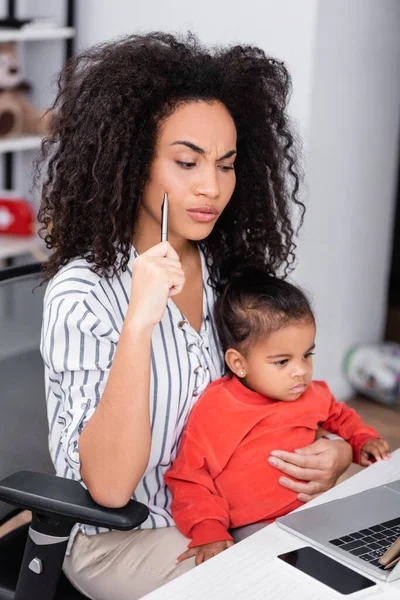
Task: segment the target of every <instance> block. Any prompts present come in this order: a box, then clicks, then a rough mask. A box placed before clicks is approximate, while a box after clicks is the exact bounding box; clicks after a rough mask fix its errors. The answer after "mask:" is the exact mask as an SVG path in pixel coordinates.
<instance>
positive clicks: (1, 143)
mask: <svg viewBox="0 0 400 600" xmlns="http://www.w3.org/2000/svg"><path fill="white" fill-rule="evenodd" d="M41 142H42V138H41V137H40V135H21V136H19V137H14V138H9V139H7V140H0V154H4V153H5V152H23V151H24V150H37V149H38V148H40V144H41Z"/></svg>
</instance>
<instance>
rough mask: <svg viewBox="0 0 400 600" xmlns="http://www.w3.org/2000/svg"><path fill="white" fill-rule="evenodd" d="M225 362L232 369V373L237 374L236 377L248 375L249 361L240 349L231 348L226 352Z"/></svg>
mask: <svg viewBox="0 0 400 600" xmlns="http://www.w3.org/2000/svg"><path fill="white" fill-rule="evenodd" d="M225 362H226V364H227V365H228V367H229V368H230V370H231V371H232V373H234V374H235V375H236V377H239V378H243V377H246V375H247V362H246V359H245V358H244V356H242V355H241V354H240V352H239V351H238V350H235V349H234V348H229V349H228V350H227V351H226V352H225Z"/></svg>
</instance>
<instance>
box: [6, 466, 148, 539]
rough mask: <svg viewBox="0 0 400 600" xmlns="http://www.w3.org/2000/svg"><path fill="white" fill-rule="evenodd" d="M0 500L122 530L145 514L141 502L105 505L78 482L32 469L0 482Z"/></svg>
mask: <svg viewBox="0 0 400 600" xmlns="http://www.w3.org/2000/svg"><path fill="white" fill-rule="evenodd" d="M0 500H3V501H4V502H7V503H8V504H11V505H13V506H17V507H19V508H23V509H27V510H31V511H33V512H37V513H39V514H43V515H46V516H50V517H57V518H58V519H59V520H63V521H72V522H74V523H83V524H85V525H94V526H99V527H106V528H110V529H119V530H122V531H127V530H130V529H133V528H134V527H137V526H138V525H140V524H141V523H143V522H144V521H145V520H146V519H147V517H148V515H149V510H148V508H147V506H145V505H144V504H142V503H141V502H136V501H135V500H130V501H129V502H128V504H127V505H126V506H124V507H122V508H105V507H104V506H100V505H99V504H97V503H96V502H95V501H94V500H93V499H92V498H91V496H90V494H89V492H88V491H87V490H85V488H84V487H83V486H82V485H81V484H80V483H79V482H78V481H73V480H72V479H64V478H63V477H56V476H55V475H46V474H44V473H34V472H32V471H19V472H18V473H14V474H13V475H10V476H9V477H6V478H5V479H3V480H2V481H0Z"/></svg>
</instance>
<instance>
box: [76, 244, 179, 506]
mask: <svg viewBox="0 0 400 600" xmlns="http://www.w3.org/2000/svg"><path fill="white" fill-rule="evenodd" d="M183 284H184V274H183V270H182V267H181V264H180V261H179V257H178V255H177V254H176V252H175V250H174V249H173V248H172V246H170V244H169V243H168V242H164V243H162V244H158V245H157V246H154V247H153V248H150V250H148V251H147V252H145V253H143V254H142V255H141V256H139V257H138V258H137V259H136V260H135V262H134V265H133V269H132V291H131V299H130V303H129V308H128V311H127V314H126V317H125V321H124V325H123V328H122V331H121V335H120V339H119V341H118V345H117V349H116V352H115V356H114V360H113V363H112V366H111V369H110V373H109V376H108V380H107V384H106V387H105V389H104V391H103V394H102V396H101V398H100V401H99V404H98V406H97V408H96V410H95V412H94V414H93V415H92V417H91V419H90V420H89V422H88V423H87V424H86V426H85V428H84V429H83V431H82V433H81V435H80V438H79V455H80V461H81V471H80V472H81V477H82V480H83V482H84V483H85V485H86V486H87V488H88V491H89V493H90V495H91V496H92V497H93V499H94V500H96V502H98V503H99V504H101V505H103V506H108V507H119V506H124V505H125V504H126V503H127V502H128V501H129V499H130V498H131V496H132V494H133V493H134V491H135V489H136V486H137V484H138V483H139V481H140V479H141V477H142V475H143V473H144V472H145V469H146V465H147V462H148V460H149V456H150V448H151V433H150V408H149V396H150V360H151V356H150V352H151V335H152V331H153V328H154V325H156V323H158V322H159V321H160V320H161V318H162V316H163V313H164V310H165V307H166V304H167V301H168V298H169V297H171V296H173V295H175V294H177V293H179V292H180V291H181V289H182V287H183Z"/></svg>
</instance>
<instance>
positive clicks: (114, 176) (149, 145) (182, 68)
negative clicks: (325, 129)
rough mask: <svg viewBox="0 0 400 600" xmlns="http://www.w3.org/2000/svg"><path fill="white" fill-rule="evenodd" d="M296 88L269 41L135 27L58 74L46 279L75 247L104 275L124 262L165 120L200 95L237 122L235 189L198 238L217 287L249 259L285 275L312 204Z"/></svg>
mask: <svg viewBox="0 0 400 600" xmlns="http://www.w3.org/2000/svg"><path fill="white" fill-rule="evenodd" d="M290 90H291V81H290V76H289V74H288V72H287V70H286V68H285V66H284V65H283V63H282V62H279V61H276V60H274V59H272V58H270V57H268V56H266V55H265V53H264V52H263V50H261V49H259V48H256V47H252V46H238V45H236V46H232V47H229V48H215V49H213V50H212V51H210V50H209V49H207V48H204V47H203V46H202V45H201V44H200V43H199V41H198V40H197V38H196V37H195V36H193V35H192V34H190V33H189V34H187V35H186V36H185V37H184V38H183V39H178V38H176V37H174V36H173V35H169V34H166V33H160V32H155V33H150V34H147V35H132V36H128V37H125V38H122V39H120V40H117V41H114V42H111V43H107V44H102V45H99V46H96V47H94V48H91V49H89V50H87V51H85V52H83V53H82V54H80V55H79V56H77V57H74V58H72V59H71V60H70V61H69V62H68V64H67V65H66V66H65V68H64V69H63V70H62V71H61V73H60V75H59V78H58V94H57V97H56V100H55V102H54V105H53V127H52V133H51V135H50V136H49V137H47V138H46V139H45V140H44V142H43V144H42V153H41V158H40V159H39V162H38V164H37V170H36V182H38V181H40V179H41V178H42V182H41V185H42V201H41V207H40V210H39V221H40V223H41V225H42V227H41V230H40V234H41V236H42V238H43V239H44V240H45V242H46V245H47V248H49V249H52V250H53V252H52V254H51V256H50V258H49V260H48V262H47V263H46V265H45V278H46V279H49V278H50V277H52V276H53V275H55V273H56V272H57V271H58V269H59V268H60V267H61V266H62V265H65V264H67V263H68V262H69V261H70V260H71V259H72V258H73V257H76V256H84V257H85V258H86V260H87V261H88V263H90V264H91V265H92V269H93V270H94V271H96V272H98V273H100V274H102V275H104V276H112V275H113V274H115V273H116V272H117V271H118V270H120V269H121V270H125V269H126V268H127V263H128V261H129V255H130V250H131V243H132V236H133V233H134V228H135V223H136V220H137V215H138V208H139V205H140V201H141V195H142V192H143V188H144V185H145V182H146V180H147V177H148V173H149V166H150V164H151V161H152V157H153V153H154V148H155V142H156V137H157V132H158V128H159V124H160V122H161V120H162V119H163V118H165V117H166V116H167V115H169V114H171V113H172V112H173V110H174V109H175V108H176V107H177V106H179V105H180V104H182V103H185V102H190V101H199V100H206V101H212V100H217V101H220V102H221V103H222V104H224V105H225V106H226V108H227V109H228V111H229V112H230V114H231V116H232V118H233V120H234V122H235V125H236V129H237V151H238V155H237V160H236V165H235V170H236V177H237V183H236V188H235V190H234V193H233V195H232V198H231V200H230V202H229V204H228V206H227V207H226V209H225V211H224V212H223V214H222V215H221V217H220V218H219V220H218V221H217V223H216V225H215V227H214V229H213V231H212V233H211V234H210V236H209V237H208V238H207V239H205V240H203V241H202V242H201V246H202V248H203V250H204V252H205V255H206V257H207V261H208V263H209V266H210V280H211V283H212V285H214V286H215V287H216V288H217V289H219V288H220V285H221V283H222V282H224V281H226V280H228V279H229V278H230V277H231V276H232V275H234V274H239V273H240V272H241V270H243V268H245V267H246V268H247V267H248V266H251V267H260V266H262V267H264V268H267V270H268V272H270V273H272V274H275V273H276V272H277V270H278V269H283V272H284V273H287V272H288V271H289V270H290V269H291V265H292V263H293V261H294V258H295V256H294V250H295V248H296V245H295V243H294V239H293V238H294V235H295V229H294V226H293V224H292V220H293V214H292V209H293V208H297V209H299V215H300V219H299V222H300V224H301V223H302V220H303V216H304V210H305V207H304V205H303V203H302V202H301V201H300V200H299V198H298V191H299V181H300V178H299V174H298V168H297V166H296V154H297V152H296V144H295V138H294V135H293V133H292V132H291V131H290V127H289V120H288V117H287V114H286V106H287V101H288V97H289V93H290ZM44 170H45V174H44V177H42V173H43V171H44ZM119 252H120V253H121V254H122V260H118V253H119Z"/></svg>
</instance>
